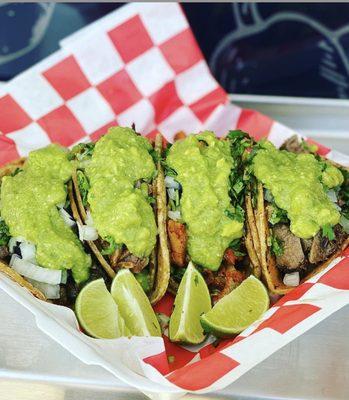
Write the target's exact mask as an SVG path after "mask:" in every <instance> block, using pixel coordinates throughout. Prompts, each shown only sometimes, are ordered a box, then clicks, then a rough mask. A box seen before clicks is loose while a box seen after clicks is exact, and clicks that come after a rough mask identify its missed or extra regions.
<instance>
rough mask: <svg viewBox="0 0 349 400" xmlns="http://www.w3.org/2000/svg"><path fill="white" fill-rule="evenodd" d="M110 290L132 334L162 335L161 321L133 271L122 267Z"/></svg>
mask: <svg viewBox="0 0 349 400" xmlns="http://www.w3.org/2000/svg"><path fill="white" fill-rule="evenodd" d="M110 291H111V294H112V296H113V298H114V301H115V303H116V304H117V306H118V309H119V312H120V314H121V316H122V317H123V319H124V321H125V324H126V326H127V328H128V329H129V331H130V334H131V335H132V336H161V329H160V325H159V321H158V320H157V318H156V315H155V313H154V310H153V308H152V306H151V304H150V302H149V299H148V297H147V296H146V294H145V293H144V291H143V289H142V287H141V285H140V284H139V283H138V281H137V279H136V278H135V277H134V275H133V274H132V272H130V271H129V270H128V269H121V270H120V271H119V272H118V273H117V275H116V277H115V278H114V280H113V283H112V285H111V290H110Z"/></svg>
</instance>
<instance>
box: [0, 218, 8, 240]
mask: <svg viewBox="0 0 349 400" xmlns="http://www.w3.org/2000/svg"><path fill="white" fill-rule="evenodd" d="M9 240H10V233H9V230H8V226H7V225H6V223H5V221H4V220H3V219H0V246H5V245H7V243H8V241H9Z"/></svg>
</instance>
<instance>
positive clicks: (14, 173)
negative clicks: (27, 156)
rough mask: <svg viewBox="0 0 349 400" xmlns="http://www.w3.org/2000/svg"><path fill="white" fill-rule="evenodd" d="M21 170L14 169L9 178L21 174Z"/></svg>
mask: <svg viewBox="0 0 349 400" xmlns="http://www.w3.org/2000/svg"><path fill="white" fill-rule="evenodd" d="M22 171H23V170H22V168H18V167H17V168H16V169H15V170H14V171H13V172H12V173H11V176H15V175H17V174H18V173H19V172H22Z"/></svg>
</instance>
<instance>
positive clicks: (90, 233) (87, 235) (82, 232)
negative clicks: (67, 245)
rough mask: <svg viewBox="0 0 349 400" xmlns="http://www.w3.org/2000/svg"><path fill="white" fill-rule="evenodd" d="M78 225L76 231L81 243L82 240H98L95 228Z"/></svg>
mask: <svg viewBox="0 0 349 400" xmlns="http://www.w3.org/2000/svg"><path fill="white" fill-rule="evenodd" d="M77 224H78V231H79V239H80V240H81V241H83V240H88V241H93V240H97V239H98V233H97V230H96V229H95V228H93V227H92V226H87V225H81V224H79V222H78V223H77Z"/></svg>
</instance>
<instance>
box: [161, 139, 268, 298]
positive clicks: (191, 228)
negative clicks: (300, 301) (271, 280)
mask: <svg viewBox="0 0 349 400" xmlns="http://www.w3.org/2000/svg"><path fill="white" fill-rule="evenodd" d="M176 139H178V140H177V141H175V143H174V144H173V145H168V147H167V148H166V150H165V152H164V153H165V154H164V168H165V174H166V176H165V183H166V188H167V199H168V214H167V215H168V218H167V232H168V238H169V240H168V242H169V248H170V258H171V278H170V284H169V290H170V291H171V292H172V293H174V294H175V293H176V292H177V289H178V285H179V283H180V280H181V278H182V276H183V274H184V272H185V268H186V266H187V265H188V263H189V261H192V262H193V263H194V264H195V265H196V266H197V267H198V268H199V270H200V271H201V273H202V275H203V276H204V278H205V280H206V283H207V285H208V288H209V291H210V294H211V298H212V300H213V302H216V301H218V300H219V299H221V298H222V297H223V296H225V295H226V294H228V293H230V292H231V291H232V290H233V289H234V288H236V287H237V286H238V285H239V284H240V283H241V282H242V281H243V280H244V279H245V278H246V277H247V276H248V275H249V274H251V273H253V274H255V276H257V277H260V271H261V270H260V267H259V264H258V262H257V255H256V254H255V252H254V248H253V244H252V238H251V235H250V231H249V228H248V227H245V211H244V195H245V190H246V185H245V182H244V180H243V175H244V171H243V169H242V168H243V163H242V158H241V157H242V153H241V154H232V147H231V141H230V138H229V136H228V137H227V138H226V139H219V138H217V137H216V136H215V135H214V133H213V132H209V131H206V132H202V133H200V134H198V135H189V136H188V137H185V135H183V133H181V134H180V135H176ZM247 249H250V252H247Z"/></svg>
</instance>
